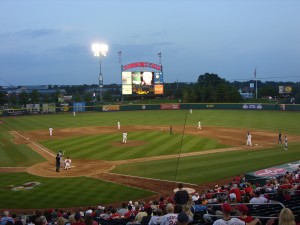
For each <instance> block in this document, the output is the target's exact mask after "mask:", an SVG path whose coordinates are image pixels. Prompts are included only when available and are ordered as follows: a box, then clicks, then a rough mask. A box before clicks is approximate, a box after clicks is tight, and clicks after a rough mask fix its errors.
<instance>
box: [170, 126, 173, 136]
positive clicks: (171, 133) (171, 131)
mask: <svg viewBox="0 0 300 225" xmlns="http://www.w3.org/2000/svg"><path fill="white" fill-rule="evenodd" d="M170 135H173V127H172V125H170Z"/></svg>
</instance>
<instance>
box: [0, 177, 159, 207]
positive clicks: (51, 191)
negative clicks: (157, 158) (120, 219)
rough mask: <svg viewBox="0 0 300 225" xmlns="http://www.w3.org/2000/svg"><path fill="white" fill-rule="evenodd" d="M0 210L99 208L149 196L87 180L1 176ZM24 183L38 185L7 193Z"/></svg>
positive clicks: (119, 186) (120, 186)
mask: <svg viewBox="0 0 300 225" xmlns="http://www.w3.org/2000/svg"><path fill="white" fill-rule="evenodd" d="M0 180H1V188H0V197H1V201H0V208H6V209H7V208H22V209H28V208H37V209H42V208H57V207H58V208H62V207H77V206H78V207H79V206H84V205H100V204H108V203H113V202H119V201H127V198H128V197H130V198H133V199H138V198H141V197H144V196H150V195H152V194H153V193H152V192H149V191H145V190H141V189H136V188H132V187H127V186H123V185H118V184H112V183H108V182H104V181H100V180H96V179H91V178H87V177H77V178H63V179H62V178H58V179H57V178H44V177H37V176H33V175H30V174H26V173H8V174H1V173H0ZM27 182H39V183H41V184H40V185H37V186H35V187H34V188H33V189H29V190H24V189H23V190H18V191H11V190H8V189H4V187H7V186H9V185H14V186H19V185H22V184H24V183H27Z"/></svg>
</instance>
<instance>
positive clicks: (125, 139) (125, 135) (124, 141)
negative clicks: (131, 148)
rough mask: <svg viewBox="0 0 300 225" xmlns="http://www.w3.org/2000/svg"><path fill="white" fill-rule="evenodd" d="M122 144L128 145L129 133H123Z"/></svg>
mask: <svg viewBox="0 0 300 225" xmlns="http://www.w3.org/2000/svg"><path fill="white" fill-rule="evenodd" d="M122 143H125V144H126V143H127V133H123V141H122Z"/></svg>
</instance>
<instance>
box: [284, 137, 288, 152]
mask: <svg viewBox="0 0 300 225" xmlns="http://www.w3.org/2000/svg"><path fill="white" fill-rule="evenodd" d="M284 149H285V150H288V139H287V136H284Z"/></svg>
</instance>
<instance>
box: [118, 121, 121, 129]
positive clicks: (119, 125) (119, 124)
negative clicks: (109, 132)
mask: <svg viewBox="0 0 300 225" xmlns="http://www.w3.org/2000/svg"><path fill="white" fill-rule="evenodd" d="M120 129H121V123H120V122H118V130H120Z"/></svg>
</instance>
